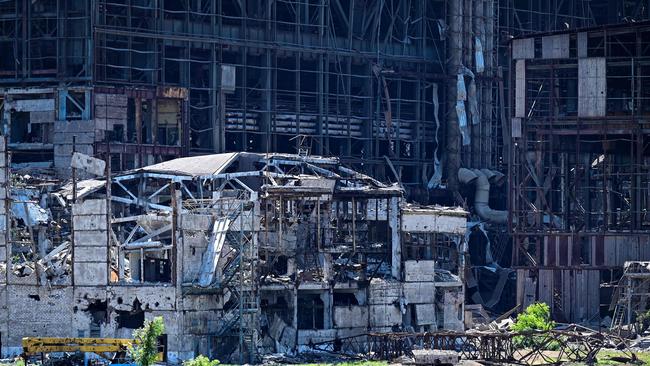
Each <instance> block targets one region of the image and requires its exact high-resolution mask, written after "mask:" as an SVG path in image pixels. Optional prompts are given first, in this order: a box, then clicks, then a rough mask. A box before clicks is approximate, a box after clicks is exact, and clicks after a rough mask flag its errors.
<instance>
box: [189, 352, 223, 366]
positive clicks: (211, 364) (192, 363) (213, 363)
mask: <svg viewBox="0 0 650 366" xmlns="http://www.w3.org/2000/svg"><path fill="white" fill-rule="evenodd" d="M218 364H219V360H210V359H209V358H207V357H205V356H203V355H198V356H196V358H193V359H191V360H187V361H183V366H217V365H218Z"/></svg>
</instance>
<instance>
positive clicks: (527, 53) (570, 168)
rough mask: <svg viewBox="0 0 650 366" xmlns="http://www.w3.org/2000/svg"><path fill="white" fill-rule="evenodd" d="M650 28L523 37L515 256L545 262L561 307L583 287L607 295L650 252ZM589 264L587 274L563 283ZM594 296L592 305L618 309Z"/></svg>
mask: <svg viewBox="0 0 650 366" xmlns="http://www.w3.org/2000/svg"><path fill="white" fill-rule="evenodd" d="M649 31H650V28H649V27H648V24H647V22H641V23H636V24H634V25H626V24H621V25H612V26H602V27H592V28H586V29H582V30H580V31H567V32H559V33H558V32H556V33H542V34H536V35H534V36H531V37H524V38H520V39H515V40H514V41H513V42H512V58H513V61H512V63H513V65H514V66H513V70H516V71H515V73H514V75H512V78H511V83H513V84H514V85H515V90H514V98H513V104H514V108H513V119H512V125H511V132H512V142H513V154H512V156H511V159H512V160H511V164H510V172H511V194H510V195H509V196H510V212H511V224H510V225H511V232H512V237H513V241H514V244H513V257H512V261H513V263H514V264H515V265H517V266H518V267H519V268H520V269H522V270H523V269H525V270H532V271H533V272H538V274H537V275H535V276H538V279H539V281H540V283H539V286H540V288H541V287H542V286H548V287H547V288H544V289H543V290H541V289H540V293H541V292H544V293H546V295H541V294H540V297H545V298H546V299H547V300H548V302H549V303H553V305H554V309H555V310H556V313H557V312H564V313H565V314H572V312H574V311H578V312H580V311H579V310H577V309H572V310H570V309H568V308H567V307H571V306H572V305H570V303H571V301H576V298H579V297H580V296H581V295H580V294H579V292H580V291H592V292H597V293H602V295H601V296H607V295H606V294H609V293H610V292H611V290H612V289H611V287H608V286H603V287H601V288H599V287H598V284H600V283H608V282H614V281H616V279H617V278H618V277H619V276H620V275H621V273H622V272H621V268H622V266H623V264H624V262H625V261H626V260H634V259H635V258H645V257H646V256H647V255H648V254H647V253H646V252H647V250H646V246H647V240H648V238H647V230H648V228H649V227H650V220H649V217H648V215H647V212H648V208H649V204H650V202H649V200H648V197H649V194H650V192H649V191H648V187H649V184H650V171H649V170H648V163H649V162H650V149H649V146H650V140H649V138H648V132H647V131H648V128H649V127H650V125H649V124H648V123H649V120H648V115H649V112H650V110H649V109H648V108H647V107H646V105H647V99H648V90H649V88H650V84H648V81H649V80H650V79H649V78H648V75H650V73H649V72H650V69H649V68H648V65H649V64H648V62H649V61H648V60H649V59H648V53H647V51H646V48H647V44H646V43H647V38H646V35H647V34H649V33H648V32H649ZM580 271H583V272H584V273H582V274H581V273H580ZM531 273H532V272H531ZM583 275H584V276H586V277H585V279H584V281H585V283H584V286H583V285H576V286H577V287H576V288H575V289H573V288H569V287H563V286H564V285H563V284H562V283H564V282H565V281H573V279H571V280H569V279H568V277H567V276H571V277H573V278H577V277H579V276H583ZM574 276H575V277H574ZM560 278H562V280H561V282H560V280H559V279H560ZM556 279H557V281H556ZM554 281H555V282H554ZM588 288H591V290H587V289H588ZM585 296H587V295H585ZM603 298H604V297H603ZM593 301H595V302H597V303H599V304H600V305H599V307H600V309H596V308H594V309H591V310H589V311H591V313H590V314H589V315H590V316H597V315H598V314H600V310H603V312H606V311H607V310H606V309H607V308H608V306H609V304H605V303H603V301H601V300H600V299H598V298H596V299H593Z"/></svg>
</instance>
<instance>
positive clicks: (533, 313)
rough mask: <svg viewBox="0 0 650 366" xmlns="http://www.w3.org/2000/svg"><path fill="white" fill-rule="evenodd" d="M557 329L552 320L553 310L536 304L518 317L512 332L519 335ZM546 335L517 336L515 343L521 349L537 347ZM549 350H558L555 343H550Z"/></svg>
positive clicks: (541, 304) (538, 303)
mask: <svg viewBox="0 0 650 366" xmlns="http://www.w3.org/2000/svg"><path fill="white" fill-rule="evenodd" d="M553 328H555V322H554V321H552V320H551V310H550V308H549V307H548V305H546V304H545V303H543V302H536V303H534V304H531V305H529V306H528V307H527V308H526V310H524V312H523V313H520V314H519V315H517V320H516V321H515V323H514V324H513V325H512V330H513V331H515V332H518V333H526V332H532V331H540V330H541V331H545V330H551V329H553ZM545 339H546V336H544V335H522V336H516V337H515V338H514V342H515V344H516V345H517V347H519V348H527V347H535V346H538V345H539V344H540V343H541V342H544V340H545ZM546 348H547V349H551V350H552V349H555V348H557V344H556V343H555V342H550V343H549V344H548V345H547V347H546Z"/></svg>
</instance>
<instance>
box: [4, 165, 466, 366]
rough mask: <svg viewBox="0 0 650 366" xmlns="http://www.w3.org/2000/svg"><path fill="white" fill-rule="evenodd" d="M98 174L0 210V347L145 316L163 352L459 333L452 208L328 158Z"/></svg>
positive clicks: (125, 327)
mask: <svg viewBox="0 0 650 366" xmlns="http://www.w3.org/2000/svg"><path fill="white" fill-rule="evenodd" d="M109 179H110V181H109V182H110V183H109V184H108V185H107V184H106V179H105V177H104V178H102V179H101V180H97V179H95V180H86V181H80V182H76V181H75V184H74V186H76V190H75V191H73V190H72V187H70V186H66V187H63V188H62V189H59V190H56V191H52V192H49V193H41V196H40V199H41V200H46V201H47V202H48V205H45V207H49V208H48V209H43V208H41V206H40V202H35V201H34V196H33V195H31V196H27V195H26V198H25V202H27V203H24V202H19V201H12V202H11V207H16V206H18V207H20V205H24V204H27V206H26V207H27V208H26V209H25V211H20V212H27V214H24V216H25V217H26V219H25V220H20V219H18V217H19V216H20V215H16V214H15V213H12V214H9V213H6V214H5V216H4V217H7V218H8V217H11V218H12V219H11V220H12V223H11V226H10V227H9V228H10V231H8V232H5V233H6V236H7V237H8V238H9V240H10V241H9V243H10V245H8V246H6V247H3V252H5V253H6V255H5V256H4V257H3V268H6V270H5V272H4V273H3V278H2V281H3V282H4V284H3V286H2V287H1V288H0V289H1V291H2V292H0V293H1V294H2V296H3V299H1V302H0V303H1V304H2V305H3V307H4V309H5V311H3V312H2V313H3V314H6V315H5V316H4V317H3V319H1V323H0V333H1V334H2V339H3V344H2V350H3V354H5V355H9V354H12V353H13V354H15V353H18V352H19V351H20V347H19V346H20V340H21V338H22V337H24V336H28V335H39V336H48V335H50V336H55V335H56V336H86V337H87V336H93V337H127V338H128V337H129V336H130V335H131V332H132V330H133V329H134V328H137V327H139V326H141V325H142V323H143V322H144V320H145V319H149V318H151V317H154V316H159V315H160V316H163V318H164V319H165V324H166V326H167V331H166V334H165V338H164V339H165V342H164V343H165V344H166V347H167V357H168V358H169V359H170V360H176V359H185V358H189V357H192V356H195V355H198V354H206V355H210V356H212V357H218V358H219V359H222V360H227V359H232V360H235V361H237V360H240V359H239V358H238V357H242V360H250V359H251V358H252V359H254V357H255V355H257V354H258V353H272V352H285V353H294V352H297V351H299V350H300V349H301V348H303V347H308V346H312V345H314V344H318V343H330V344H333V343H332V342H333V341H334V340H336V339H341V338H346V337H350V336H357V335H361V334H366V333H368V332H369V331H372V332H379V333H381V332H393V331H428V330H438V329H453V330H462V329H463V327H464V326H463V320H464V309H463V303H464V296H465V295H464V285H463V277H464V268H465V256H466V254H467V248H466V244H465V241H464V233H465V227H466V221H467V219H466V214H467V213H466V212H465V211H463V210H461V209H448V208H443V207H440V206H435V207H434V206H413V205H408V204H407V203H406V202H405V201H404V199H403V191H402V189H401V188H399V187H398V186H397V185H385V184H383V183H380V182H379V181H377V180H375V179H373V178H371V177H368V176H366V175H363V174H361V173H358V172H355V171H353V170H350V169H348V168H346V167H344V166H343V165H341V164H340V162H339V161H338V159H335V158H318V157H305V156H298V155H284V154H255V153H226V154H217V155H206V156H200V157H191V158H181V159H175V160H171V161H167V162H164V163H160V164H156V165H150V166H146V167H143V168H140V169H136V170H132V171H129V172H125V173H121V174H117V175H115V176H112V177H110V178H109ZM75 192H76V193H75ZM73 196H76V197H74V198H73ZM20 197H22V196H20ZM29 204H31V205H33V206H34V207H35V209H34V210H32V211H29V209H30V207H32V206H30V205H29ZM36 208H38V209H36ZM41 213H42V214H43V215H41ZM56 214H58V215H60V216H59V217H58V219H57V220H53V219H52V216H53V215H56ZM41 216H43V219H44V222H40V221H38V219H39V218H41ZM30 220H31V221H30ZM55 222H56V223H65V222H67V225H66V226H65V227H54V228H52V227H49V226H48V225H53V224H54V223H55ZM42 230H46V231H47V230H53V231H57V232H59V233H60V237H61V239H60V240H40V236H39V235H38V233H39V232H40V231H42ZM46 237H47V238H51V237H52V238H53V237H55V236H53V235H52V234H48V235H46ZM224 350H229V351H228V352H226V351H224Z"/></svg>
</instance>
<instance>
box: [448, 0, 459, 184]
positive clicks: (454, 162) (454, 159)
mask: <svg viewBox="0 0 650 366" xmlns="http://www.w3.org/2000/svg"><path fill="white" fill-rule="evenodd" d="M463 5H464V1H462V0H458V1H450V2H448V4H447V23H448V24H449V30H448V31H447V49H448V54H447V73H448V74H449V75H454V76H455V75H457V74H458V72H459V69H460V67H461V65H462V63H463V8H464V7H463ZM457 94H458V90H457V89H456V83H455V82H448V83H447V131H446V144H445V154H446V169H445V170H446V173H447V174H446V175H447V186H448V188H449V189H450V190H452V191H455V190H458V178H457V177H458V175H457V174H458V169H459V168H460V153H461V140H460V138H461V136H460V128H459V127H458V116H457V115H456V98H457Z"/></svg>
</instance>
